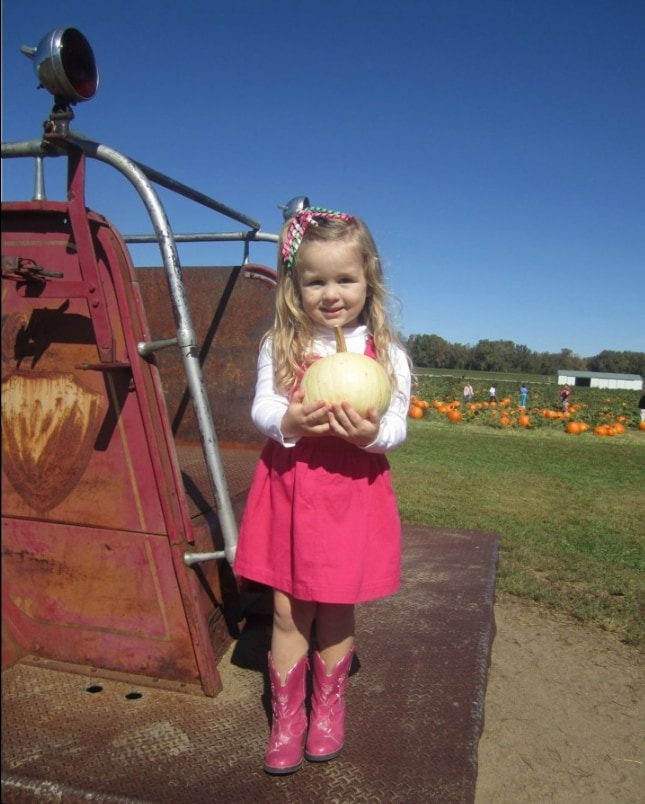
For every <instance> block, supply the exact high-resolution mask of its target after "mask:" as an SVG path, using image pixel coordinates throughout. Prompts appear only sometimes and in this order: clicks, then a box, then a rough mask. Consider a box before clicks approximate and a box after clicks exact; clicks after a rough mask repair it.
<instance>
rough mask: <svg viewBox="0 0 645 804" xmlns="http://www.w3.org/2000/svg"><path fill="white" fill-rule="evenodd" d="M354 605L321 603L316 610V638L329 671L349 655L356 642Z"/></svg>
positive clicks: (319, 650)
mask: <svg viewBox="0 0 645 804" xmlns="http://www.w3.org/2000/svg"><path fill="white" fill-rule="evenodd" d="M354 629H355V619H354V606H353V604H344V603H319V604H318V609H317V612H316V638H317V640H318V652H319V653H320V655H321V657H322V659H323V661H324V663H325V667H326V668H327V672H329V671H331V670H332V668H334V667H335V666H336V665H337V664H338V662H339V661H340V660H341V659H342V658H343V657H344V656H347V654H348V653H349V651H350V650H351V647H352V645H353V644H354Z"/></svg>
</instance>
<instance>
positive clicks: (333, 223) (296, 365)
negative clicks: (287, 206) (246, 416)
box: [265, 216, 398, 393]
mask: <svg viewBox="0 0 645 804" xmlns="http://www.w3.org/2000/svg"><path fill="white" fill-rule="evenodd" d="M346 217H348V218H349V219H347V220H345V219H342V218H340V217H334V218H327V219H321V220H316V222H315V224H314V225H310V226H309V227H308V228H307V230H306V232H305V233H304V235H303V237H302V245H301V246H300V247H299V248H298V250H297V251H296V252H295V256H294V255H293V254H292V255H291V260H290V262H291V264H290V265H289V266H287V264H286V261H285V257H284V255H283V254H284V243H285V239H286V238H287V236H288V233H289V227H290V225H291V223H292V221H293V219H289V220H288V221H287V222H286V223H285V224H284V226H283V227H282V231H281V232H280V237H279V240H278V280H277V288H276V312H275V319H274V322H273V327H272V328H271V329H270V330H269V331H268V332H267V333H266V335H265V338H266V337H271V338H272V339H273V368H274V385H275V388H276V390H278V391H280V392H284V393H288V392H289V391H290V390H291V389H292V388H293V387H294V385H295V384H296V382H297V380H298V377H299V376H300V375H301V373H302V367H303V364H306V362H307V359H308V358H309V357H310V355H311V347H312V343H313V340H314V328H313V324H312V322H311V319H310V318H309V316H308V315H307V314H306V313H305V311H304V310H303V307H302V297H301V295H300V287H299V282H298V275H299V270H300V265H301V262H302V259H301V253H302V252H301V249H302V248H303V247H304V248H306V245H307V243H313V242H318V243H320V242H332V241H339V240H340V241H342V242H345V243H348V244H350V245H354V246H356V248H357V249H358V251H359V253H360V254H361V256H362V259H363V267H364V269H365V279H366V282H367V298H366V300H365V307H364V308H363V310H362V312H361V314H360V316H359V323H360V324H364V325H365V326H366V327H367V329H368V332H369V333H370V334H371V335H372V337H373V339H374V347H375V350H376V354H377V359H378V362H379V363H381V365H382V366H383V367H384V368H385V370H386V371H387V373H388V375H389V377H390V381H391V383H392V388H393V390H394V389H396V378H395V374H394V367H393V365H392V360H391V358H390V346H391V345H392V344H394V343H398V338H397V337H396V335H395V333H394V330H393V328H392V326H391V325H390V322H389V313H388V309H389V308H388V305H389V303H390V301H391V296H390V294H389V292H388V290H387V288H386V286H385V282H384V278H383V269H382V266H381V260H380V257H379V254H378V250H377V248H376V244H375V242H374V238H373V237H372V235H371V233H370V231H369V229H368V228H367V226H366V225H365V223H364V222H363V221H362V220H361V219H360V218H356V217H353V216H346Z"/></svg>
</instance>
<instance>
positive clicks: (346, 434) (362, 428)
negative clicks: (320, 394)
mask: <svg viewBox="0 0 645 804" xmlns="http://www.w3.org/2000/svg"><path fill="white" fill-rule="evenodd" d="M328 416H329V425H330V428H331V432H332V434H333V435H335V436H339V437H340V438H344V439H345V441H350V442H351V443H352V444H356V445H357V446H359V447H366V446H367V445H368V444H371V443H372V441H374V440H375V439H376V436H377V435H378V431H379V426H380V423H381V418H380V416H379V414H378V411H377V410H376V408H368V410H367V415H366V417H365V418H363V417H362V416H361V415H360V413H357V412H356V411H355V410H354V408H353V407H352V406H351V405H350V404H349V402H341V403H338V402H337V403H335V404H333V405H331V410H330V411H329V413H328Z"/></svg>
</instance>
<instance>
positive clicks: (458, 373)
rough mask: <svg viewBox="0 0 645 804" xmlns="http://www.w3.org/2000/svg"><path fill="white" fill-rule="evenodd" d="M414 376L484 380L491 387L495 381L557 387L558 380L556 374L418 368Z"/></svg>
mask: <svg viewBox="0 0 645 804" xmlns="http://www.w3.org/2000/svg"><path fill="white" fill-rule="evenodd" d="M414 374H415V375H416V376H417V377H418V378H422V377H454V378H455V379H459V380H461V379H464V380H482V381H483V382H487V383H488V384H489V385H490V383H491V382H492V381H493V380H496V381H498V382H515V383H521V382H532V383H545V384H547V385H548V384H552V385H557V382H558V378H557V376H556V375H555V374H551V375H549V374H516V373H514V372H505V371H498V372H492V371H471V370H465V369H435V368H416V367H415V369H414Z"/></svg>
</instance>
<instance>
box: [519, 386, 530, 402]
mask: <svg viewBox="0 0 645 804" xmlns="http://www.w3.org/2000/svg"><path fill="white" fill-rule="evenodd" d="M528 396H529V389H528V388H527V387H526V383H525V382H523V383H522V385H521V386H520V407H521V408H525V407H526V400H527V399H528Z"/></svg>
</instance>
